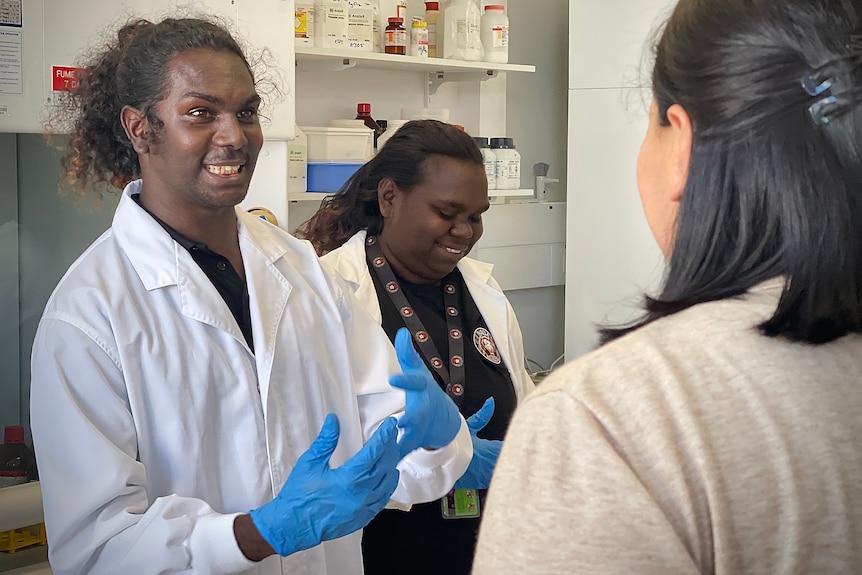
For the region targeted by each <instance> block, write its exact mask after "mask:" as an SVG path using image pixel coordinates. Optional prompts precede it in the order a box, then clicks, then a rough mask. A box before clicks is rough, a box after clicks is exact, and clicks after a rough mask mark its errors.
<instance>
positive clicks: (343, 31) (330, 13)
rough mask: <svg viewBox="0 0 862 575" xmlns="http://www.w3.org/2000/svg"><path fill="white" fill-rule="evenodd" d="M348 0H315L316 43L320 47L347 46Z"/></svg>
mask: <svg viewBox="0 0 862 575" xmlns="http://www.w3.org/2000/svg"><path fill="white" fill-rule="evenodd" d="M349 9H350V6H349V5H348V3H347V0H326V1H325V2H318V1H315V3H314V45H315V46H316V47H318V48H341V49H343V48H346V47H347V31H348V24H349V20H348V17H349V16H348V12H349Z"/></svg>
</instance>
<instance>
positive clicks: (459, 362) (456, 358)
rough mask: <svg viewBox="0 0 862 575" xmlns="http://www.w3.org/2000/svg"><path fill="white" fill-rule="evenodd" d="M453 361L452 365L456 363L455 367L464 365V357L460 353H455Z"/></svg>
mask: <svg viewBox="0 0 862 575" xmlns="http://www.w3.org/2000/svg"><path fill="white" fill-rule="evenodd" d="M451 361H452V365H454V366H455V367H461V366H462V365H464V358H463V357H461V356H460V355H453V356H452V360H451Z"/></svg>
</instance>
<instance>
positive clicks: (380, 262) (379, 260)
mask: <svg viewBox="0 0 862 575" xmlns="http://www.w3.org/2000/svg"><path fill="white" fill-rule="evenodd" d="M385 263H386V260H385V259H383V256H377V257H376V258H374V267H376V268H382V267H383V265H384V264H385Z"/></svg>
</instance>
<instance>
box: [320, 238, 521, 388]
mask: <svg viewBox="0 0 862 575" xmlns="http://www.w3.org/2000/svg"><path fill="white" fill-rule="evenodd" d="M365 237H366V233H365V231H361V232H358V233H356V234H354V235H353V237H352V238H350V239H349V240H347V242H345V243H344V245H342V246H341V247H339V248H337V249H335V250H332V251H331V252H329V253H328V254H326V255H324V256H323V257H321V258H320V261H321V262H323V265H324V267H326V268H328V269H330V270H331V271H332V272H334V274H335V275H336V277H340V278H342V279H344V280H345V281H346V282H347V285H348V287H349V288H350V289H352V290H353V293H354V295H355V296H356V298H357V299H358V300H359V302H360V303H361V304H362V306H363V307H364V308H365V310H366V311H367V312H368V313H369V314H371V317H373V318H374V321H376V322H377V323H378V324H379V323H382V321H383V318H382V315H381V313H380V302H379V300H378V299H377V292H376V291H375V289H374V282H373V281H372V279H371V273H370V272H369V271H368V265H367V264H366V263H365V262H366V260H365ZM457 267H458V270H460V272H461V275H462V276H463V277H464V282H465V283H466V284H467V289H468V290H470V295H471V296H472V297H473V301H475V302H476V307H478V308H479V312H480V313H481V314H482V317H483V318H484V319H485V323H486V324H488V331H490V332H491V335H492V336H493V337H494V341H495V342H497V347H498V348H499V350H500V355H501V356H502V358H503V362H504V363H505V364H506V367H507V368H508V370H509V376H510V377H511V378H512V385H514V386H515V395H516V397H517V400H518V402H520V401H521V400H523V399H524V397H525V396H526V395H527V393H529V392H530V391H532V390H533V389H535V384H534V383H533V380H532V378H530V374H529V373H527V369H526V366H525V364H526V361H525V359H524V340H523V336H522V335H521V327H520V325H519V324H518V318H517V317H515V310H514V309H512V304H510V303H509V300H508V299H506V295H505V294H504V293H503V290H502V289H501V288H500V284H498V283H497V281H496V280H495V279H494V278H493V277H492V276H491V270H492V269H493V267H494V266H493V265H491V264H489V263H486V262H480V261H478V260H474V259H472V258H462V259H461V261H460V262H458V266H457Z"/></svg>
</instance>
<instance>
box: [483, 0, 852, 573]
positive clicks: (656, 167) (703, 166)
mask: <svg viewBox="0 0 862 575" xmlns="http://www.w3.org/2000/svg"><path fill="white" fill-rule="evenodd" d="M860 10H862V4H860V3H859V2H850V1H846V0H723V1H721V2H715V1H713V0H680V1H679V2H678V4H677V5H676V8H675V10H674V11H673V14H672V15H671V16H670V19H669V20H668V22H667V24H666V27H665V28H664V30H663V32H662V33H661V36H660V38H659V40H658V43H657V45H656V48H655V64H654V69H653V73H652V91H653V101H652V106H651V108H650V116H649V128H648V130H647V133H646V137H645V139H644V143H643V146H642V148H641V151H640V156H639V158H638V163H637V180H638V187H639V190H640V195H641V200H642V203H643V208H644V212H645V214H646V217H647V220H648V222H649V224H650V228H651V229H652V232H653V235H654V236H655V238H656V240H657V242H658V244H659V246H660V247H661V249H662V251H663V252H664V254H665V256H666V259H667V264H668V265H667V271H666V276H665V278H664V282H663V286H662V288H661V291H660V293H659V294H658V295H657V296H656V297H652V298H647V299H646V314H645V315H644V316H643V318H642V319H641V320H640V321H638V322H636V323H635V324H634V325H631V326H627V327H625V328H620V329H607V330H606V331H604V335H605V343H604V345H603V346H602V347H600V348H599V349H597V350H595V351H593V352H592V353H590V354H588V355H586V356H584V357H582V358H579V359H577V360H575V361H573V362H571V363H569V364H568V365H566V366H564V367H562V368H560V369H558V370H557V371H556V372H555V373H553V374H551V376H549V377H548V378H547V379H546V380H545V381H544V382H543V383H542V385H541V386H540V388H539V389H538V390H537V391H536V392H535V393H534V394H532V395H531V396H530V398H529V399H528V400H527V401H526V402H525V404H524V405H522V406H521V407H520V408H519V410H518V412H517V413H516V414H515V417H514V418H513V421H512V425H511V426H510V428H509V432H508V434H507V436H506V444H505V446H504V447H503V450H502V453H501V455H500V460H499V462H498V466H497V471H496V475H495V479H494V482H493V484H492V486H491V491H490V495H489V502H488V507H487V514H486V517H485V520H484V522H483V524H482V531H481V533H480V536H479V544H478V548H477V552H476V560H475V567H474V573H475V574H476V575H490V574H494V575H498V574H500V573H530V574H533V575H543V574H551V573H554V574H557V573H582V574H590V573H639V574H645V575H650V574H656V575H658V574H661V575H665V574H668V573H674V574H689V573H690V574H695V573H699V574H717V575H730V574H733V575H737V574H741V573H746V574H788V575H789V574H797V573H806V574H829V575H836V574H850V573H858V572H859V569H860V566H862V417H860V413H862V335H861V334H860V332H862V187H860V186H862V146H860V137H859V126H862V109H860V105H859V104H860V101H862V26H860V24H862V23H860ZM549 438H553V440H552V441H551V440H549Z"/></svg>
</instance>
